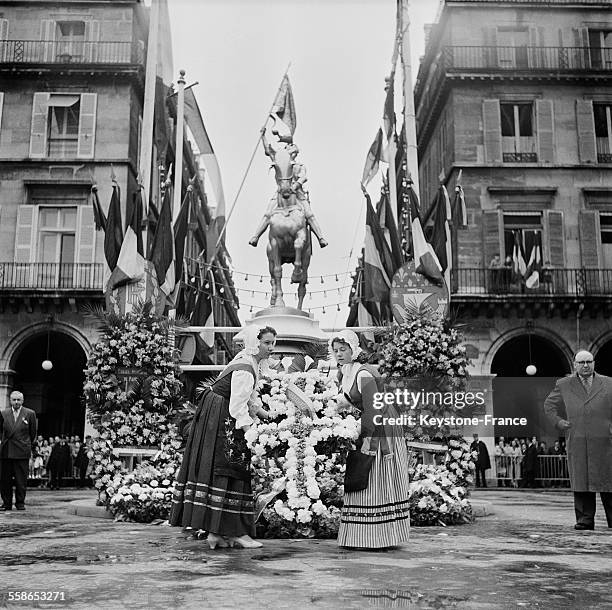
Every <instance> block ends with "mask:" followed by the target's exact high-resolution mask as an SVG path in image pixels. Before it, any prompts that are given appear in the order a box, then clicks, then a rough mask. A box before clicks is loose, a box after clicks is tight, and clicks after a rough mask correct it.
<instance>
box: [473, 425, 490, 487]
mask: <svg viewBox="0 0 612 610" xmlns="http://www.w3.org/2000/svg"><path fill="white" fill-rule="evenodd" d="M470 451H472V452H476V458H475V460H474V463H475V465H476V487H486V486H487V479H486V472H485V471H486V470H488V469H489V468H491V459H490V458H489V450H488V449H487V446H486V445H485V444H484V443H483V442H482V441H481V440H478V434H474V441H473V442H472V444H471V445H470Z"/></svg>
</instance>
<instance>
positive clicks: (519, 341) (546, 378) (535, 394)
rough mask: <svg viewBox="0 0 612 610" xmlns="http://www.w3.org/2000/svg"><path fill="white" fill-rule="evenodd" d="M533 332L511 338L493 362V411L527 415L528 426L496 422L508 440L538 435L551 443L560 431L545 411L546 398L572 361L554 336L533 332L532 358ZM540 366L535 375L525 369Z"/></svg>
mask: <svg viewBox="0 0 612 610" xmlns="http://www.w3.org/2000/svg"><path fill="white" fill-rule="evenodd" d="M529 342H530V337H529V334H527V333H525V334H521V335H519V336H515V337H512V338H510V339H508V340H507V341H506V342H505V343H504V344H503V345H502V346H501V347H500V348H499V349H498V350H497V352H496V354H495V356H494V358H493V361H492V363H491V373H494V374H495V375H497V376H496V378H495V379H494V380H493V415H494V416H495V417H515V418H516V417H518V418H522V417H524V418H525V419H526V420H527V424H526V425H525V426H497V425H496V426H495V430H494V432H495V437H496V438H497V437H499V436H503V437H505V439H506V441H508V440H509V439H510V440H511V439H513V438H519V439H522V438H530V437H532V436H535V437H537V438H538V440H540V441H541V440H543V441H545V442H546V443H547V445H548V446H550V443H552V442H553V441H555V440H557V439H558V438H559V433H558V431H557V430H556V429H555V428H554V426H553V425H552V424H551V423H550V421H549V420H548V418H547V417H546V415H545V413H544V408H543V405H544V399H545V398H546V396H547V395H548V393H549V392H550V391H551V390H552V388H553V387H554V384H555V381H556V380H557V379H559V378H560V377H563V376H564V375H566V374H567V373H569V372H570V370H571V369H570V364H569V362H568V360H567V358H566V356H565V355H564V353H563V351H562V350H561V349H560V348H559V347H558V346H557V345H556V344H555V343H553V342H552V341H551V340H549V339H547V338H545V337H542V336H539V335H537V334H534V333H532V334H531V362H530V361H529V360H530V359H529ZM529 364H533V365H535V367H536V368H537V373H536V374H535V375H534V376H529V375H527V373H526V372H525V368H526V367H527V365H529Z"/></svg>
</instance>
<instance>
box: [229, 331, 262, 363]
mask: <svg viewBox="0 0 612 610" xmlns="http://www.w3.org/2000/svg"><path fill="white" fill-rule="evenodd" d="M262 328H264V327H263V326H261V325H258V324H250V325H249V326H245V327H244V328H243V329H242V330H241V331H240V332H239V333H238V334H237V335H236V336H235V337H234V341H241V342H242V343H243V344H244V348H243V349H242V350H241V351H240V352H239V353H238V354H237V356H236V357H238V356H243V355H248V356H255V355H257V354H258V353H259V339H258V338H257V335H258V334H259V333H260V332H261V330H262Z"/></svg>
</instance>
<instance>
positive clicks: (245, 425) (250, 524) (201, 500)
mask: <svg viewBox="0 0 612 610" xmlns="http://www.w3.org/2000/svg"><path fill="white" fill-rule="evenodd" d="M237 338H243V339H244V349H243V350H242V351H241V352H240V353H239V354H238V355H237V356H236V357H235V358H234V359H233V360H232V361H231V362H230V363H229V364H228V366H227V367H226V368H225V369H224V370H223V372H222V373H221V374H220V375H219V377H218V378H217V379H216V381H215V382H214V383H213V384H212V385H211V386H210V388H207V389H206V390H205V391H204V394H203V396H202V398H201V400H200V404H199V406H198V408H197V410H196V412H195V415H194V419H193V422H192V423H191V430H190V432H189V438H188V440H187V445H186V448H185V453H184V455H183V462H182V464H181V468H180V471H179V474H178V476H177V483H176V491H175V492H174V498H173V502H172V511H171V513H170V524H171V525H177V526H183V527H190V528H193V529H194V530H205V531H207V532H208V538H207V542H208V545H209V546H210V548H211V549H214V548H215V547H226V546H228V543H229V544H230V545H231V546H240V547H242V548H257V547H260V546H262V545H261V543H260V542H257V541H255V540H253V539H252V538H251V536H252V535H254V533H255V522H254V499H253V492H252V489H251V472H250V465H251V453H250V451H249V449H248V447H247V445H246V441H245V438H244V433H245V431H246V430H248V429H249V428H250V426H251V425H252V424H253V418H252V416H255V415H257V416H258V417H260V418H267V417H268V414H267V411H265V410H264V409H263V408H262V405H261V401H257V399H256V397H255V392H254V389H255V387H256V384H257V380H258V379H259V374H260V371H261V370H263V369H264V368H265V367H266V366H267V363H268V358H269V356H270V355H271V354H272V352H273V350H274V346H275V344H276V331H275V330H274V329H273V328H270V327H269V326H267V327H265V328H261V327H254V326H249V327H247V328H245V329H244V330H243V331H242V332H241V333H240V335H239V336H238V337H237ZM226 538H228V539H229V540H226Z"/></svg>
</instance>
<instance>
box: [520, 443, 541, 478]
mask: <svg viewBox="0 0 612 610" xmlns="http://www.w3.org/2000/svg"><path fill="white" fill-rule="evenodd" d="M521 468H522V472H523V473H524V475H525V487H531V488H533V487H535V486H536V477H537V474H538V440H537V439H536V437H535V436H534V437H533V438H532V439H531V440H530V441H529V446H528V447H527V450H526V451H525V455H524V456H523V461H522V464H521Z"/></svg>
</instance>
